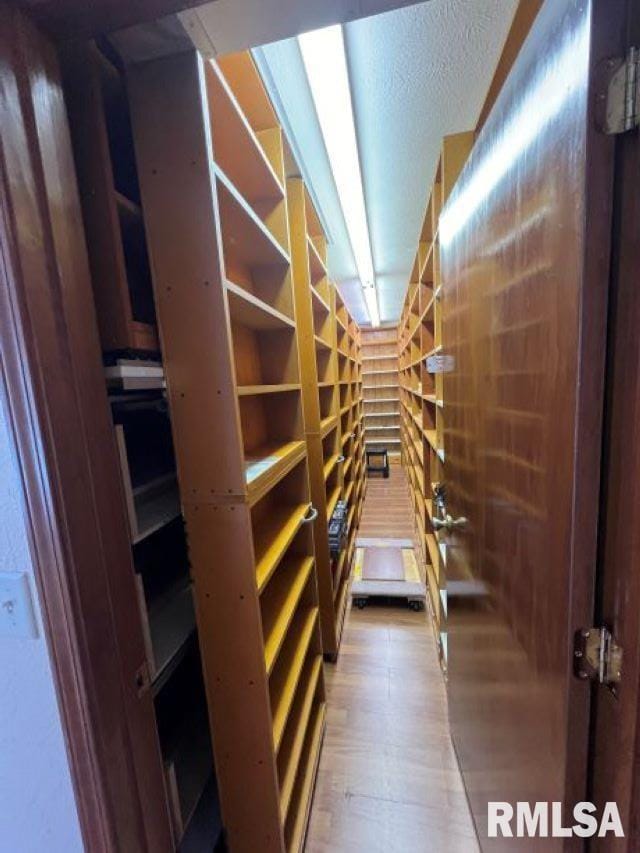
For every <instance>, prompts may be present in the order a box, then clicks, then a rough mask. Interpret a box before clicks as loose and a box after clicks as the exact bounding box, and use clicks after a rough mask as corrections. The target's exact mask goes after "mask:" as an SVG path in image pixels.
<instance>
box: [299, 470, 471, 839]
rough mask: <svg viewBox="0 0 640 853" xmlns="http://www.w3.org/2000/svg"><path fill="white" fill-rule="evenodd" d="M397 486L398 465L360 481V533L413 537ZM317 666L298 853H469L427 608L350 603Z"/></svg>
mask: <svg viewBox="0 0 640 853" xmlns="http://www.w3.org/2000/svg"><path fill="white" fill-rule="evenodd" d="M404 486H405V483H404V472H403V471H402V469H400V467H399V466H394V467H393V469H392V476H391V478H390V479H389V480H379V481H378V480H377V479H376V480H374V479H371V480H370V481H369V484H368V491H367V497H366V502H365V508H364V514H363V522H364V521H365V518H366V522H367V532H366V533H364V532H363V531H362V527H361V530H360V535H361V536H368V537H372V538H375V537H381V536H382V537H394V538H400V537H407V538H409V537H410V536H411V535H412V532H413V531H412V530H411V527H410V515H409V513H408V512H407V510H406V509H405V508H402V509H399V508H398V507H399V505H401V502H404V496H403V487H404ZM391 494H395V497H394V498H393V499H392V498H391V497H390V495H391ZM404 495H406V489H405V491H404ZM392 501H393V502H392ZM407 503H408V500H407ZM389 519H393V521H389ZM400 524H402V525H403V526H399V525H400ZM396 525H397V526H396ZM326 672H327V685H328V701H327V728H326V733H325V737H324V745H323V749H322V755H321V758H320V766H319V770H318V779H317V783H316V789H315V795H314V801H313V806H312V811H311V817H310V822H309V830H308V834H307V841H306V848H305V849H306V853H390V851H391V853H476V851H478V846H477V843H476V840H475V833H474V829H473V825H472V821H471V816H470V813H469V809H468V806H467V800H466V796H465V793H464V789H463V786H462V780H461V778H460V774H459V771H458V766H457V763H456V759H455V755H454V753H453V747H452V745H451V740H450V737H449V726H448V719H447V704H446V693H445V686H444V681H443V678H442V673H441V671H440V666H439V663H438V658H437V654H436V647H435V640H434V638H433V633H432V630H431V626H430V624H429V621H428V616H427V615H426V614H425V613H413V612H412V611H410V610H408V609H407V608H406V607H405V606H403V605H402V604H398V605H397V606H395V607H387V606H384V607H383V606H377V605H376V604H375V603H371V604H369V605H368V606H367V608H365V609H364V610H362V611H360V610H350V611H349V612H348V614H347V623H346V625H345V630H344V637H343V640H342V646H341V651H340V656H339V658H338V663H337V664H336V665H335V666H327V668H326Z"/></svg>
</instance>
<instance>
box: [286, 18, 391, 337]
mask: <svg viewBox="0 0 640 853" xmlns="http://www.w3.org/2000/svg"><path fill="white" fill-rule="evenodd" d="M298 44H299V45H300V52H301V53H302V61H303V62H304V67H305V71H306V73H307V80H308V81H309V88H310V89H311V95H312V97H313V102H314V104H315V107H316V113H317V115H318V121H319V122H320V129H321V131H322V136H323V139H324V144H325V147H326V149H327V155H328V157H329V162H330V164H331V171H332V172H333V178H334V180H335V182H336V189H337V190H338V196H339V198H340V205H341V207H342V213H343V215H344V221H345V223H346V226H347V231H348V233H349V240H350V242H351V248H352V250H353V256H354V259H355V262H356V267H357V270H358V275H359V277H360V284H361V285H362V289H363V291H364V297H365V301H366V303H367V308H368V311H369V318H370V320H371V325H372V326H379V325H380V314H379V311H378V298H377V294H376V285H375V276H374V272H373V259H372V256H371V242H370V240H369V227H368V225H367V212H366V208H365V203H364V192H363V189H362V173H361V171H360V159H359V157H358V143H357V141H356V127H355V122H354V120H353V106H352V104H351V89H350V86H349V72H348V70H347V58H346V55H345V51H344V38H343V35H342V27H341V26H340V24H336V25H335V26H332V27H326V28H325V29H322V30H315V31H314V32H310V33H305V34H304V35H301V36H298Z"/></svg>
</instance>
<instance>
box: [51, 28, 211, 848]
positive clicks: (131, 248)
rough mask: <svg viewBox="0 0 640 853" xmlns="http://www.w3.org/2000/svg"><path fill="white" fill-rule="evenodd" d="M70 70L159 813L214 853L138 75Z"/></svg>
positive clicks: (70, 102) (79, 64)
mask: <svg viewBox="0 0 640 853" xmlns="http://www.w3.org/2000/svg"><path fill="white" fill-rule="evenodd" d="M62 64H63V69H64V77H65V98H66V102H67V108H68V110H69V115H70V119H71V128H72V141H73V148H74V156H75V161H76V168H77V174H78V183H79V190H80V195H81V198H82V205H83V218H84V225H85V231H86V234H87V244H88V252H89V259H90V264H91V272H92V283H93V288H94V301H95V308H96V315H97V320H98V326H99V329H100V335H101V344H102V349H103V357H104V363H105V369H104V373H105V382H106V386H107V393H108V399H109V402H110V405H111V414H112V419H113V425H114V434H115V444H116V447H117V451H118V453H117V458H118V460H119V463H120V473H121V478H122V486H123V489H122V491H123V494H124V499H125V504H126V512H127V517H128V521H129V533H130V543H131V570H132V571H133V574H134V578H133V580H134V584H133V589H134V590H135V592H136V593H137V604H138V612H139V617H140V627H141V631H142V637H143V642H144V651H145V656H146V667H145V668H144V671H140V672H139V675H138V678H139V688H140V690H144V691H146V690H149V691H150V693H151V694H152V696H153V720H154V722H155V726H156V732H153V731H148V732H145V734H144V737H145V738H148V739H149V740H151V741H152V740H153V739H155V740H156V744H157V748H158V749H159V754H158V768H159V773H158V775H159V776H160V777H161V772H162V769H163V770H164V779H162V778H160V786H159V787H161V789H162V790H163V791H164V793H165V798H166V799H165V802H164V803H157V813H158V816H159V815H161V814H162V816H163V818H164V819H165V820H166V822H167V826H168V831H169V833H170V834H171V836H172V843H173V845H174V846H175V847H176V848H178V847H179V846H180V847H182V846H184V847H185V849H187V848H188V846H189V844H190V843H191V842H192V839H193V837H194V833H197V834H198V836H199V837H200V834H201V832H202V826H203V825H204V826H205V827H206V830H207V832H208V838H207V842H208V844H209V846H210V848H211V849H213V848H214V846H215V845H216V842H217V840H218V839H219V838H220V837H221V834H222V824H221V820H220V809H219V801H218V793H217V779H216V772H215V768H214V760H213V750H212V738H211V733H210V727H209V723H208V715H207V701H206V696H205V689H204V681H203V673H202V665H201V655H200V645H201V644H200V637H199V634H198V630H197V627H196V613H195V602H194V591H193V589H194V588H193V582H192V578H191V574H190V566H189V556H188V548H187V539H186V535H185V529H184V521H183V518H182V511H181V504H182V502H183V498H184V494H183V492H182V491H181V487H180V486H179V484H178V477H177V471H176V458H175V453H174V444H173V438H172V423H171V412H170V411H169V409H168V407H167V402H166V395H165V371H164V366H163V360H162V357H163V352H162V350H161V348H160V345H159V341H158V335H157V328H156V311H155V301H154V293H153V285H152V274H151V268H150V264H149V255H148V250H147V240H146V233H145V216H144V210H143V207H142V204H141V197H140V187H139V180H138V169H137V164H136V157H135V152H134V143H133V135H132V130H131V123H130V114H129V102H128V97H127V91H126V78H125V73H124V70H123V68H122V67H121V66H120V65H119V62H118V57H117V55H115V54H110V53H105V52H103V51H102V50H100V49H98V47H97V46H96V45H94V44H91V43H84V44H77V45H73V46H69V47H68V48H66V49H65V50H64V51H63V55H62ZM123 352H124V355H123ZM114 570H115V569H114ZM119 603H120V604H123V603H122V602H118V601H114V602H112V606H115V607H117V606H118V604H119ZM150 771H151V768H147V779H146V780H145V783H146V784H147V785H148V788H149V790H150V791H152V790H153V789H154V787H156V789H157V787H158V786H157V784H156V781H155V780H153V781H152V780H151V779H149V778H148V775H149V773H150ZM158 822H160V821H158ZM196 824H198V826H197V827H196Z"/></svg>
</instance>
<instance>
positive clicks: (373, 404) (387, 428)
mask: <svg viewBox="0 0 640 853" xmlns="http://www.w3.org/2000/svg"><path fill="white" fill-rule="evenodd" d="M362 379H363V394H364V404H365V405H364V438H365V444H368V445H371V446H372V448H374V449H376V450H378V449H380V448H382V447H387V448H388V450H389V455H390V456H391V458H392V459H393V458H398V457H399V452H400V407H399V402H400V399H399V376H398V333H397V329H395V328H384V329H371V330H365V331H363V333H362Z"/></svg>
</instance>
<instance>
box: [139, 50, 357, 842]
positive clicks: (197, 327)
mask: <svg viewBox="0 0 640 853" xmlns="http://www.w3.org/2000/svg"><path fill="white" fill-rule="evenodd" d="M129 83H130V93H131V113H132V122H133V128H134V136H135V141H136V151H137V155H138V161H139V164H140V185H141V190H142V201H143V204H144V208H145V211H146V212H147V216H146V224H147V234H148V241H149V252H150V257H151V263H152V267H153V271H154V286H155V294H156V306H157V317H158V326H159V332H160V337H161V339H162V343H163V348H164V355H165V360H164V367H165V377H166V387H167V395H168V399H169V404H170V409H171V413H172V421H173V433H174V443H175V453H176V460H177V473H178V482H179V485H180V491H181V494H182V510H183V514H184V518H185V522H186V531H187V537H188V542H189V555H190V559H191V572H192V576H193V578H194V588H195V599H196V615H197V622H198V626H199V629H200V637H201V645H202V658H203V666H204V672H205V683H206V686H207V697H208V706H209V714H210V718H211V722H212V731H213V733H214V752H215V758H216V769H217V774H218V781H219V788H220V799H221V806H222V815H223V821H224V825H225V830H226V834H227V841H228V844H229V847H230V848H231V849H234V850H260V851H264V852H265V853H270V851H274V853H275V851H278V853H281V851H283V850H285V849H286V850H291V851H298V850H300V849H301V845H302V843H303V839H304V833H305V828H306V823H307V817H308V810H309V806H310V797H311V793H312V790H313V780H314V777H315V769H316V766H317V761H318V757H319V750H320V745H321V741H322V734H323V728H324V715H325V687H324V672H323V660H322V658H323V652H324V653H327V654H329V655H330V656H335V655H336V654H337V650H338V646H339V638H340V632H341V628H342V620H343V619H344V611H345V605H346V598H347V596H346V588H347V583H348V578H349V568H350V565H351V559H352V557H353V551H354V547H355V528H356V526H357V523H358V521H359V514H360V511H361V502H362V497H363V493H364V466H363V460H362V452H363V445H362V426H361V419H362V411H361V403H360V396H361V372H360V362H359V334H360V333H359V330H358V328H357V326H356V324H355V323H354V322H353V320H352V318H351V317H349V315H348V312H346V308H345V307H344V304H343V302H342V299H341V298H340V296H339V294H338V292H337V290H336V289H335V287H334V286H333V285H332V284H331V283H330V282H329V280H328V278H327V272H326V240H325V238H324V234H323V233H322V229H321V227H320V223H319V220H318V217H317V216H316V214H315V211H314V210H313V206H312V205H311V203H310V200H309V198H308V194H307V193H306V190H305V187H304V184H303V182H302V181H301V180H299V179H296V178H294V177H293V176H291V171H290V168H289V166H285V153H287V151H288V149H287V147H286V143H285V141H284V139H283V134H282V130H281V128H280V126H279V124H278V120H277V116H276V114H275V112H274V110H273V107H272V105H271V103H270V101H269V99H268V97H267V94H266V91H265V89H264V87H263V84H262V81H261V80H260V77H259V74H258V72H257V69H256V67H255V65H254V63H253V60H252V58H251V55H250V54H249V53H242V54H236V55H232V56H227V57H225V58H224V59H223V60H221V61H220V62H219V63H214V62H205V61H204V60H203V59H202V58H201V57H200V56H198V55H197V54H191V53H189V54H183V55H180V56H173V57H170V58H164V59H160V60H157V61H154V62H150V63H146V64H144V65H141V66H138V67H135V68H134V69H133V70H132V71H131V74H130V81H129ZM287 157H288V160H289V159H290V158H289V155H288V153H287ZM287 202H288V203H289V208H288V206H287ZM343 326H344V327H345V330H343V328H342V327H343ZM341 348H342V349H341ZM345 362H346V363H347V365H348V366H347V367H345ZM341 375H342V376H343V377H344V378H345V383H346V384H345V385H344V389H343V386H342V384H340V379H339V378H340V376H341ZM347 380H348V382H347ZM340 498H345V499H347V500H348V501H349V505H350V509H349V513H350V520H351V528H350V534H349V539H348V543H347V547H346V548H345V549H343V551H342V553H341V555H340V557H339V559H338V564H337V565H334V564H333V563H332V562H331V561H330V560H329V556H330V555H329V550H328V544H327V522H328V519H329V518H330V516H331V512H332V509H333V508H334V507H335V505H336V502H337V501H338V500H339V499H340ZM321 629H322V633H321Z"/></svg>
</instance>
